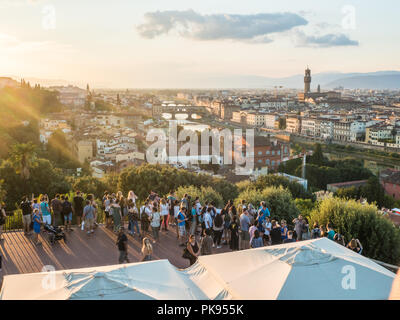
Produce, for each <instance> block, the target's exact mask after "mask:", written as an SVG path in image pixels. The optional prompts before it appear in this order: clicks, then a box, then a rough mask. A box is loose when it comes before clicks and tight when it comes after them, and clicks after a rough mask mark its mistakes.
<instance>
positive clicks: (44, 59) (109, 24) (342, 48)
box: [0, 0, 400, 88]
mask: <svg viewBox="0 0 400 320" xmlns="http://www.w3.org/2000/svg"><path fill="white" fill-rule="evenodd" d="M399 6H400V4H399V3H398V2H395V1H387V6H382V5H379V4H376V3H374V2H372V1H336V2H335V3H334V4H325V3H324V4H321V3H319V2H317V1H314V0H307V1H302V2H301V3H297V2H293V1H281V2H280V3H272V2H268V3H265V2H263V1H258V0H257V1H256V0H254V1H248V2H247V3H246V5H244V4H243V3H240V2H238V1H235V2H233V3H232V2H230V1H219V2H218V4H214V3H212V2H211V1H203V2H201V3H200V2H195V1H186V2H185V5H184V6H183V5H182V3H179V1H169V2H168V4H166V3H163V2H161V1H146V3H142V2H138V1H124V0H120V1H115V2H113V4H110V3H107V2H106V1H86V2H85V3H80V2H78V1H69V2H68V3H66V2H63V1H57V0H54V1H51V0H36V1H34V0H18V1H6V0H2V1H1V0H0V8H1V9H2V10H1V11H0V18H1V19H0V48H1V50H0V57H1V58H2V59H0V61H1V62H0V70H2V72H1V75H4V76H16V77H25V78H29V77H35V78H41V79H63V80H66V81H69V82H75V83H77V82H79V83H87V82H89V83H91V84H92V86H94V87H110V88H117V87H122V88H124V87H127V88H135V87H137V88H166V87H171V88H178V87H186V88H190V87H193V88H197V87H213V86H208V83H213V79H219V81H220V82H221V83H223V81H224V80H225V79H230V78H235V77H243V78H244V79H246V77H270V78H285V77H290V76H293V75H300V74H302V73H303V70H304V69H305V67H306V66H307V65H310V68H311V69H312V71H313V74H318V73H329V72H341V73H349V72H361V73H363V72H374V71H386V70H397V71H399V70H400V63H399V62H398V59H397V57H396V52H398V51H399V49H400V44H399V43H396V42H395V41H393V39H395V38H396V36H397V33H398V31H397V30H398V29H399V28H398V27H399V26H398V24H399V23H398V22H397V21H396V18H395V15H396V10H395V8H399ZM389 7H390V8H391V10H387V8H389ZM244 81H245V80H244ZM299 85H300V84H299ZM314 85H316V83H314Z"/></svg>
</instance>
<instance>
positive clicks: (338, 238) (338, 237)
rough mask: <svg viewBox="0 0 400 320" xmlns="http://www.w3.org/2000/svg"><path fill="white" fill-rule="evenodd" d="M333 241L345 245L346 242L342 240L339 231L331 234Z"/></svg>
mask: <svg viewBox="0 0 400 320" xmlns="http://www.w3.org/2000/svg"><path fill="white" fill-rule="evenodd" d="M333 241H335V242H336V243H337V244H340V245H341V246H346V243H345V242H344V237H343V236H342V235H341V234H339V233H336V234H335V235H334V236H333Z"/></svg>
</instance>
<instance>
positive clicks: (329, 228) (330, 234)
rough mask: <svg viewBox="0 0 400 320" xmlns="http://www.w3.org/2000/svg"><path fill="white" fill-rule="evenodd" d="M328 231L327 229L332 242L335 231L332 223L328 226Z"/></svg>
mask: <svg viewBox="0 0 400 320" xmlns="http://www.w3.org/2000/svg"><path fill="white" fill-rule="evenodd" d="M326 229H327V238H328V239H330V240H334V237H335V230H333V227H332V225H331V224H330V223H328V224H327V225H326Z"/></svg>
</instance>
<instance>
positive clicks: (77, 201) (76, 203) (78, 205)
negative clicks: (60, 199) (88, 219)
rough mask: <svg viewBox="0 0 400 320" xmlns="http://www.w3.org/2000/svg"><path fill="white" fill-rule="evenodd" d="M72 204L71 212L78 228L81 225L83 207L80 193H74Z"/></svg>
mask: <svg viewBox="0 0 400 320" xmlns="http://www.w3.org/2000/svg"><path fill="white" fill-rule="evenodd" d="M72 203H73V210H74V213H75V216H76V223H77V224H78V226H80V225H81V223H82V215H83V207H84V200H83V197H82V195H81V192H80V191H77V192H76V196H75V197H74V198H73V199H72ZM83 220H84V218H83Z"/></svg>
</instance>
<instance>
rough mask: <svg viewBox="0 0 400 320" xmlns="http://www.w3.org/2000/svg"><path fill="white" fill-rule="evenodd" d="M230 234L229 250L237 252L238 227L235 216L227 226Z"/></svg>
mask: <svg viewBox="0 0 400 320" xmlns="http://www.w3.org/2000/svg"><path fill="white" fill-rule="evenodd" d="M229 233H230V244H229V245H230V248H231V250H232V251H237V250H239V225H238V218H237V216H236V215H234V216H233V217H232V222H231V224H230V225H229Z"/></svg>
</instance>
